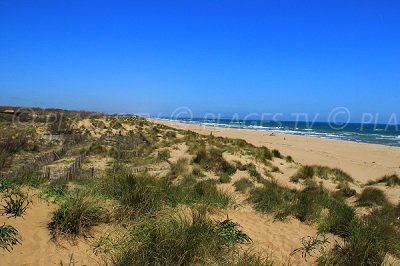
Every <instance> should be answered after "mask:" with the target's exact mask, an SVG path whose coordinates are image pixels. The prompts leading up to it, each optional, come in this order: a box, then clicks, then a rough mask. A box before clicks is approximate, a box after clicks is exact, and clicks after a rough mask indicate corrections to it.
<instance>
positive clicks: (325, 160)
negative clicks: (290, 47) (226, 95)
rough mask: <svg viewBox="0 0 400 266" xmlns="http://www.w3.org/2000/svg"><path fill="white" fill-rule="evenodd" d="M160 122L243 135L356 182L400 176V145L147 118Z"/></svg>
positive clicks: (252, 141) (206, 133) (225, 135)
mask: <svg viewBox="0 0 400 266" xmlns="http://www.w3.org/2000/svg"><path fill="white" fill-rule="evenodd" d="M146 119H148V120H149V121H151V122H154V123H157V124H164V125H167V126H170V127H174V128H178V129H185V130H192V131H194V132H197V133H199V134H203V135H209V134H211V132H212V134H213V135H214V136H221V137H228V138H240V139H244V140H246V141H248V142H249V143H251V144H253V145H256V146H263V145H264V146H266V147H268V148H270V149H277V150H279V151H280V152H281V153H282V154H283V155H285V156H287V155H290V156H292V157H293V159H294V160H295V161H296V162H299V163H301V164H303V165H306V164H308V165H311V164H318V165H325V166H329V167H338V168H341V169H342V170H344V171H346V172H347V173H349V174H350V175H351V176H353V178H354V179H355V180H356V181H359V182H360V183H366V182H368V181H369V180H376V179H378V178H380V177H382V176H384V175H386V174H398V175H400V147H396V146H386V145H382V144H370V143H363V142H355V141H348V140H336V139H324V138H319V137H315V136H301V135H294V134H285V133H280V132H275V131H268V130H263V131H260V130H253V129H240V128H226V127H218V126H206V125H199V124H188V123H183V122H179V121H169V120H162V119H156V118H146Z"/></svg>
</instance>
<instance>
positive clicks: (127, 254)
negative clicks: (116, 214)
mask: <svg viewBox="0 0 400 266" xmlns="http://www.w3.org/2000/svg"><path fill="white" fill-rule="evenodd" d="M130 237H131V242H130V243H131V244H130V245H127V247H126V248H125V249H124V250H123V251H122V252H120V253H117V254H115V255H114V256H113V258H112V264H113V265H218V264H221V263H222V262H226V261H229V260H231V259H230V258H231V257H233V256H234V254H235V253H236V252H238V251H239V249H238V244H240V243H248V242H250V239H249V238H248V236H247V235H246V234H245V233H243V232H242V231H240V229H239V228H238V226H237V224H235V223H233V222H232V221H230V220H226V221H223V222H214V221H212V220H210V219H209V218H207V216H206V213H205V211H204V210H192V212H191V214H185V213H183V212H180V213H178V214H175V213H172V214H171V213H168V212H164V213H160V215H159V217H157V218H148V219H145V220H142V221H139V222H138V223H136V224H134V225H133V227H132V228H131V230H130ZM247 261H248V260H247Z"/></svg>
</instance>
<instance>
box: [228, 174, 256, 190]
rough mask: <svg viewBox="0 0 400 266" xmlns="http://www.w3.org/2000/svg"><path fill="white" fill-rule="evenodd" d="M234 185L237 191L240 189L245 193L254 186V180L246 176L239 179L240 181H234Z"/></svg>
mask: <svg viewBox="0 0 400 266" xmlns="http://www.w3.org/2000/svg"><path fill="white" fill-rule="evenodd" d="M233 185H234V187H235V190H236V191H240V192H242V193H245V192H246V191H247V190H248V189H250V188H253V187H254V184H253V182H251V181H250V180H249V179H247V178H245V177H243V178H241V179H239V180H238V181H236V182H235V183H233Z"/></svg>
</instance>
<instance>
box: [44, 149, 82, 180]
mask: <svg viewBox="0 0 400 266" xmlns="http://www.w3.org/2000/svg"><path fill="white" fill-rule="evenodd" d="M88 153H89V151H88V150H85V151H84V152H82V153H81V154H80V155H79V156H78V157H77V158H75V160H74V161H73V162H72V163H71V164H70V165H68V166H67V167H60V168H55V167H50V166H46V167H44V168H43V177H44V178H46V179H53V180H54V179H57V180H58V179H62V180H70V179H72V178H73V176H74V174H75V173H76V172H77V171H78V170H79V169H80V168H81V165H82V163H83V161H84V160H85V158H86V156H87V155H88Z"/></svg>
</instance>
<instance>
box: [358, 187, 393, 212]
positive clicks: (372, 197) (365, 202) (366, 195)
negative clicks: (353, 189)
mask: <svg viewBox="0 0 400 266" xmlns="http://www.w3.org/2000/svg"><path fill="white" fill-rule="evenodd" d="M387 204H388V201H387V199H386V196H385V194H384V193H383V191H382V190H380V189H377V188H371V187H367V188H365V189H364V190H363V191H362V192H361V194H360V196H359V197H358V200H357V205H358V206H364V207H371V206H374V205H378V206H383V205H387Z"/></svg>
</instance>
